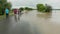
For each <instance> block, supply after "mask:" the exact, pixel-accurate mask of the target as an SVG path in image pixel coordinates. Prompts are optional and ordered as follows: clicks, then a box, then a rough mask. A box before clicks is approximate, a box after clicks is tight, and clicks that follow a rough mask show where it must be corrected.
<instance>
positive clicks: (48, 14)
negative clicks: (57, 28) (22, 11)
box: [37, 13, 52, 19]
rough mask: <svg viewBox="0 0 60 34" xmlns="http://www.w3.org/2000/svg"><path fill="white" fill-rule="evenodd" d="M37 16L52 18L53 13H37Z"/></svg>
mask: <svg viewBox="0 0 60 34" xmlns="http://www.w3.org/2000/svg"><path fill="white" fill-rule="evenodd" d="M37 16H38V17H39V18H44V19H48V18H51V16H52V13H41V14H37Z"/></svg>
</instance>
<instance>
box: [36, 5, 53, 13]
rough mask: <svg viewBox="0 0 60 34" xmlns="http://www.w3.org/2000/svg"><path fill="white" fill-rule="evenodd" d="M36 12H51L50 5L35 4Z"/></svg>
mask: <svg viewBox="0 0 60 34" xmlns="http://www.w3.org/2000/svg"><path fill="white" fill-rule="evenodd" d="M37 10H38V11H39V12H41V11H42V12H50V11H51V10H52V7H51V6H50V5H47V4H46V5H45V6H44V5H43V4H37Z"/></svg>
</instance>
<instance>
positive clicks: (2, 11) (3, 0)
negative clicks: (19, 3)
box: [0, 0, 11, 14]
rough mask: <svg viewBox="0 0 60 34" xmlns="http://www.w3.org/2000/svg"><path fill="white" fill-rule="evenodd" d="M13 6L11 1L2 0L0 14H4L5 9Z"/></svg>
mask: <svg viewBox="0 0 60 34" xmlns="http://www.w3.org/2000/svg"><path fill="white" fill-rule="evenodd" d="M6 7H7V8H9V9H10V8H11V3H8V2H7V0H0V14H4V12H5V9H6Z"/></svg>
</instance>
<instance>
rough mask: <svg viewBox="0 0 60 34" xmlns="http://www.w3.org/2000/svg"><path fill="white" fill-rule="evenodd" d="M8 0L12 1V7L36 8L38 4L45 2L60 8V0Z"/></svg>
mask: <svg viewBox="0 0 60 34" xmlns="http://www.w3.org/2000/svg"><path fill="white" fill-rule="evenodd" d="M8 2H11V3H12V8H19V7H22V6H23V7H25V6H27V7H32V8H36V4H38V3H43V4H45V3H46V4H49V5H51V6H52V7H53V8H60V0H8Z"/></svg>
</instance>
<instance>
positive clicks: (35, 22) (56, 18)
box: [21, 10, 60, 34]
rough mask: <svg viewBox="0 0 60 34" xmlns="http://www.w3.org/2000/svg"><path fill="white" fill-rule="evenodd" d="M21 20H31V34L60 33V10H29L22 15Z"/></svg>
mask: <svg viewBox="0 0 60 34" xmlns="http://www.w3.org/2000/svg"><path fill="white" fill-rule="evenodd" d="M21 20H24V21H27V22H29V24H30V29H31V34H60V10H53V11H52V12H50V13H42V12H37V10H33V11H28V12H25V13H24V14H23V15H22V16H21Z"/></svg>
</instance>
